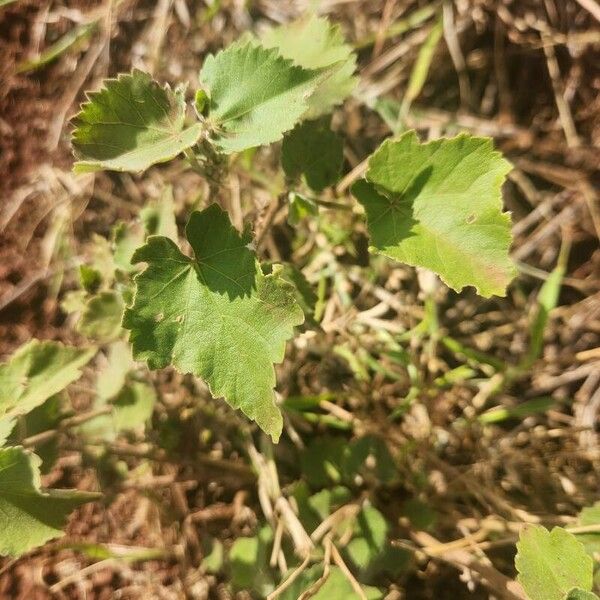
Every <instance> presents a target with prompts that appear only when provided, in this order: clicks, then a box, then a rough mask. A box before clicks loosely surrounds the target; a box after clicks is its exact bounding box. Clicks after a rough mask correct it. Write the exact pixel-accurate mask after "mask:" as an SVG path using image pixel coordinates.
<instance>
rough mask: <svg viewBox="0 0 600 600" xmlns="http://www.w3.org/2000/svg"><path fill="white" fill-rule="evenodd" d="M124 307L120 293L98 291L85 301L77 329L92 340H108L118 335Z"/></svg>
mask: <svg viewBox="0 0 600 600" xmlns="http://www.w3.org/2000/svg"><path fill="white" fill-rule="evenodd" d="M124 308H125V307H124V305H123V299H122V298H121V296H120V294H118V293H117V292H115V291H112V290H106V291H103V292H100V293H99V294H96V295H95V296H92V297H91V298H90V299H89V300H88V301H87V302H86V303H85V308H84V309H83V312H82V313H81V319H80V321H79V323H78V329H79V331H81V333H83V334H84V335H87V336H88V337H90V338H92V339H94V340H97V341H100V342H110V341H112V340H114V339H115V338H117V337H118V336H119V333H120V331H121V319H122V317H123V310H124Z"/></svg>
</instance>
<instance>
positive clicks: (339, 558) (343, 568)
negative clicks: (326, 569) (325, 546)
mask: <svg viewBox="0 0 600 600" xmlns="http://www.w3.org/2000/svg"><path fill="white" fill-rule="evenodd" d="M329 543H330V544H331V555H332V556H333V562H335V564H336V565H337V566H338V567H339V569H340V571H341V572H342V573H343V574H344V575H345V577H346V579H347V580H348V581H349V582H350V585H351V586H352V589H353V590H354V591H355V592H356V594H357V595H358V597H359V598H360V600H367V596H366V594H365V592H364V590H363V589H362V587H360V583H358V581H357V580H356V578H355V577H354V575H352V573H351V571H350V569H349V568H348V567H347V565H346V563H345V562H344V559H343V558H342V555H341V554H340V553H339V551H338V549H337V548H336V546H335V544H334V543H333V542H332V541H331V540H329Z"/></svg>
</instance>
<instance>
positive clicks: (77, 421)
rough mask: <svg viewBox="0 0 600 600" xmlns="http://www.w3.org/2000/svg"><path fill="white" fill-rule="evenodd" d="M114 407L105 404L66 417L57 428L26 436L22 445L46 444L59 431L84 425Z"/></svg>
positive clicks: (29, 446)
mask: <svg viewBox="0 0 600 600" xmlns="http://www.w3.org/2000/svg"><path fill="white" fill-rule="evenodd" d="M112 410H113V407H112V406H110V405H107V406H103V407H102V408H98V409H96V410H92V411H90V412H87V413H83V414H81V415H75V416H74V417H70V418H68V419H64V420H63V421H61V423H60V425H59V426H58V427H57V428H56V429H48V430H47V431H42V432H41V433H36V434H35V435H32V436H29V437H28V438H25V439H24V440H23V441H22V442H21V445H22V446H23V447H25V448H31V447H32V446H38V445H39V444H44V443H45V442H48V441H49V440H51V439H54V438H55V437H56V436H57V435H58V434H59V433H62V432H63V431H66V430H67V429H71V428H73V427H77V426H78V425H82V424H83V423H86V422H87V421H91V420H92V419H95V418H96V417H99V416H101V415H108V414H110V413H111V412H112Z"/></svg>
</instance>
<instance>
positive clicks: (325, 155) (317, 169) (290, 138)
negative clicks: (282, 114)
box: [281, 120, 344, 192]
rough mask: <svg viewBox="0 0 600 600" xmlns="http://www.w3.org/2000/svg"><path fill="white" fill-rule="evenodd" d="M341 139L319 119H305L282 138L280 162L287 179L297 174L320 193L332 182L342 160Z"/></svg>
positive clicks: (339, 170) (339, 171)
mask: <svg viewBox="0 0 600 600" xmlns="http://www.w3.org/2000/svg"><path fill="white" fill-rule="evenodd" d="M343 150H344V148H343V143H342V138H341V137H340V136H339V135H337V134H336V133H334V132H333V131H331V129H329V127H328V126H327V124H326V123H324V122H323V121H321V120H319V121H306V122H304V123H301V124H300V125H297V126H296V127H295V128H294V129H293V130H292V131H291V132H290V133H289V134H287V135H286V136H285V137H284V138H283V144H282V147H281V165H282V167H283V170H284V171H285V174H286V175H287V176H288V177H290V178H291V179H297V178H299V177H300V176H301V175H303V176H304V178H305V179H306V183H307V185H308V186H309V187H310V188H311V189H313V190H315V191H317V192H320V191H321V190H323V189H324V188H326V187H327V186H329V185H333V184H334V183H335V182H336V181H337V180H338V179H339V176H340V173H341V170H342V164H343V162H344V152H343Z"/></svg>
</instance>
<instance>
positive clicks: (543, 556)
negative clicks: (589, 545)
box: [515, 525, 593, 600]
mask: <svg viewBox="0 0 600 600" xmlns="http://www.w3.org/2000/svg"><path fill="white" fill-rule="evenodd" d="M517 550H518V552H517V556H516V558H515V566H516V568H517V571H518V572H519V576H518V581H519V583H520V584H521V585H522V586H523V589H524V590H525V592H526V593H527V595H528V596H529V597H530V598H531V600H563V599H564V597H565V595H566V594H567V593H568V592H569V591H570V590H571V589H572V588H574V587H578V588H581V589H582V590H591V589H592V571H593V561H592V559H591V558H590V557H589V556H588V555H587V554H586V552H585V550H584V548H583V545H582V544H581V543H580V542H578V541H577V538H576V537H575V536H574V535H573V534H571V533H569V532H568V531H566V530H565V529H562V528H561V527H555V528H554V529H553V530H552V531H551V532H549V531H548V530H547V529H546V528H545V527H541V526H540V525H529V526H527V527H525V529H523V531H522V532H521V535H520V536H519V541H518V542H517Z"/></svg>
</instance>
